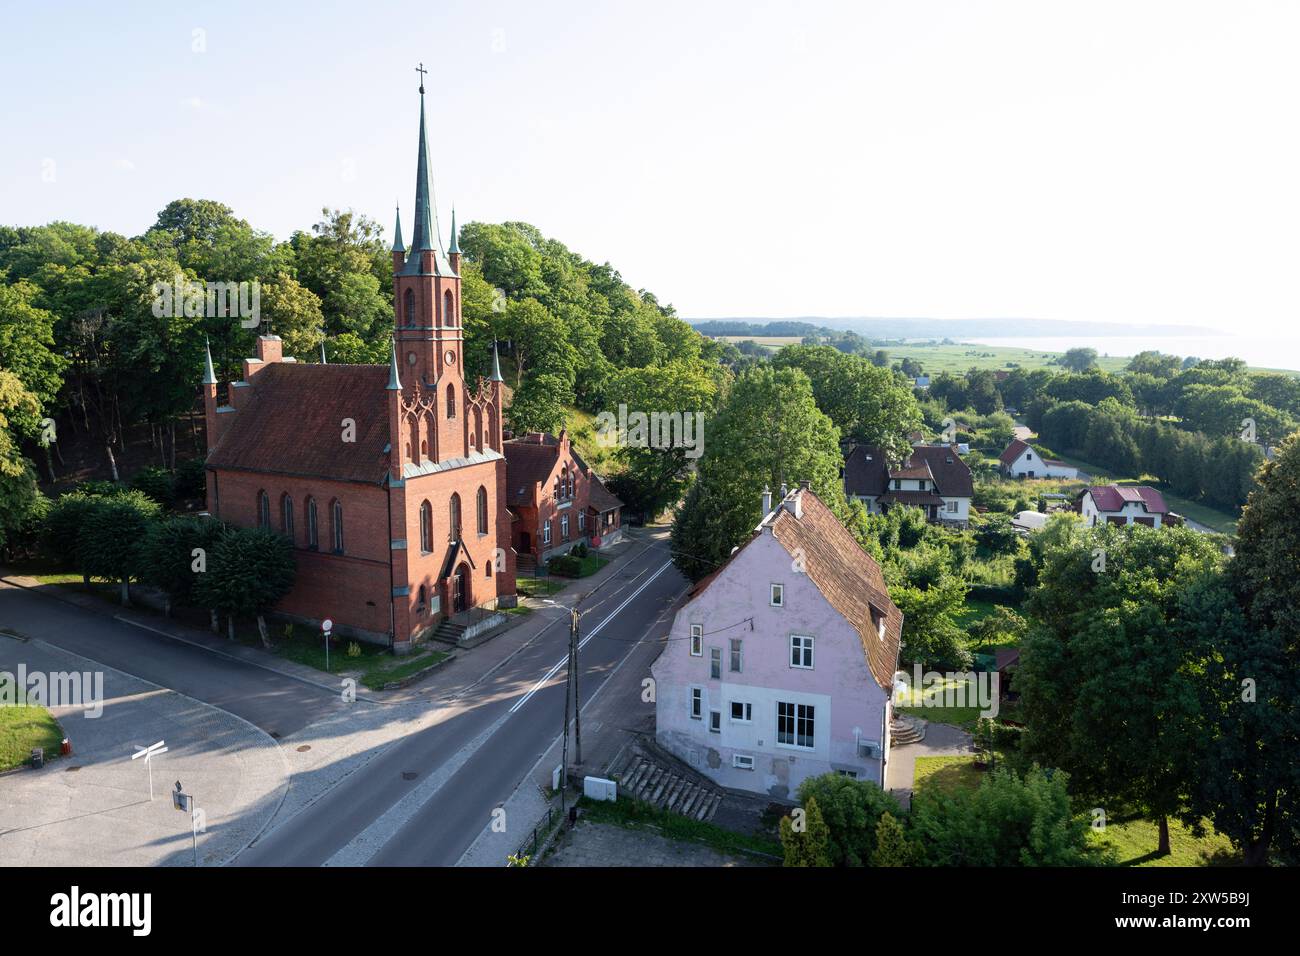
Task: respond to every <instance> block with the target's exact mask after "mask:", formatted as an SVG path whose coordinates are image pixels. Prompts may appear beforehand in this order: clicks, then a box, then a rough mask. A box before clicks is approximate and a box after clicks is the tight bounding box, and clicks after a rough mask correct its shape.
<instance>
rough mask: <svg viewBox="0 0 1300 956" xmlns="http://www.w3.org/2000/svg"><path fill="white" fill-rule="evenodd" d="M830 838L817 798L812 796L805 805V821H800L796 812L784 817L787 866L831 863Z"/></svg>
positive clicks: (783, 842)
mask: <svg viewBox="0 0 1300 956" xmlns="http://www.w3.org/2000/svg"><path fill="white" fill-rule="evenodd" d="M796 812H797V811H796ZM830 839H831V835H830V828H829V827H828V826H827V825H826V821H825V819H823V818H822V812H821V810H820V809H818V807H817V800H816V798H810V799H809V800H808V803H807V804H806V805H805V806H804V807H803V819H802V821H800V822H798V823H796V822H795V818H794V816H793V815H791V816H788V817H782V818H781V846H782V847H784V849H785V865H786V866H831V865H832V864H831V855H830Z"/></svg>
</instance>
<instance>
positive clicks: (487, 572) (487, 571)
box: [483, 561, 492, 578]
mask: <svg viewBox="0 0 1300 956" xmlns="http://www.w3.org/2000/svg"><path fill="white" fill-rule="evenodd" d="M483 577H485V578H490V577H492V562H491V561H489V562H488V563H487V564H485V565H483Z"/></svg>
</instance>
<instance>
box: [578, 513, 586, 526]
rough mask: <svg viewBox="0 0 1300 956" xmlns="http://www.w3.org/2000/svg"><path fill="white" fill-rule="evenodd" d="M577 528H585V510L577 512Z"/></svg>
mask: <svg viewBox="0 0 1300 956" xmlns="http://www.w3.org/2000/svg"><path fill="white" fill-rule="evenodd" d="M578 530H579V531H586V530H587V512H585V511H579V512H578Z"/></svg>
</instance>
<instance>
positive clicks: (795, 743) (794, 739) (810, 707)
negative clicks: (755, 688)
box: [776, 700, 817, 750]
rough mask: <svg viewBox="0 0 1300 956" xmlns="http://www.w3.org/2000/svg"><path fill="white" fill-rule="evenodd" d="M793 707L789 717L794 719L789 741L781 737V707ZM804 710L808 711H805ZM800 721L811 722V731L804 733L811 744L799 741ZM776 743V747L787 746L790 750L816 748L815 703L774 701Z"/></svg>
mask: <svg viewBox="0 0 1300 956" xmlns="http://www.w3.org/2000/svg"><path fill="white" fill-rule="evenodd" d="M782 705H784V706H786V707H793V708H794V710H793V712H792V714H791V717H790V719H791V720H793V721H794V728H793V733H792V734H791V740H790V742H786V741H784V740H782V739H781V707H782ZM805 711H807V712H809V713H805ZM801 721H808V722H810V723H811V724H812V733H811V734H804V736H805V737H808V738H810V739H811V740H812V743H811V744H801V743H799V724H800V722H801ZM776 745H777V746H778V747H787V748H789V749H791V750H816V749H817V707H816V705H815V704H801V703H798V702H797V701H789V700H779V701H777V702H776Z"/></svg>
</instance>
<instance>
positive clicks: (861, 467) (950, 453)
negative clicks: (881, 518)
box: [844, 445, 975, 498]
mask: <svg viewBox="0 0 1300 956" xmlns="http://www.w3.org/2000/svg"><path fill="white" fill-rule="evenodd" d="M891 477H894V478H928V479H932V480H933V481H934V487H935V490H936V491H938V492H939V494H941V495H946V496H949V497H959V498H961V497H964V498H969V497H970V496H972V495H973V494H975V482H974V480H973V479H972V478H971V473H970V468H969V467H967V465H966V462H964V461H962V460H961V455H959V454H958V453H957V449H956V447H955V446H950V445H917V446H915V447H913V449H912V451H911V453H910V454H909V455H908V457H907V459H906V460H905V461H904V462H903V463H902V464H901V465H900V466H899V467H897V468H894V469H891V470H888V471H886V458H885V453H884V452H883V451H881V450H880V449H879V448H875V447H873V446H871V445H855V446H853V448H851V449H850V450H849V453H848V456H847V457H846V458H845V460H844V492H845V494H848V495H862V496H871V495H883V494H884V493H885V492H886V491H888V490H889V479H890V478H891Z"/></svg>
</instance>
